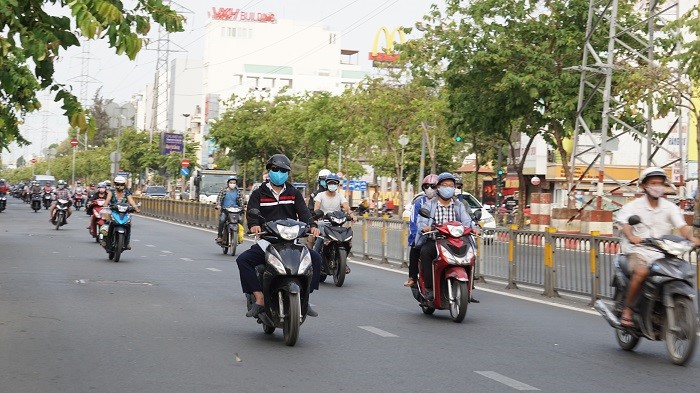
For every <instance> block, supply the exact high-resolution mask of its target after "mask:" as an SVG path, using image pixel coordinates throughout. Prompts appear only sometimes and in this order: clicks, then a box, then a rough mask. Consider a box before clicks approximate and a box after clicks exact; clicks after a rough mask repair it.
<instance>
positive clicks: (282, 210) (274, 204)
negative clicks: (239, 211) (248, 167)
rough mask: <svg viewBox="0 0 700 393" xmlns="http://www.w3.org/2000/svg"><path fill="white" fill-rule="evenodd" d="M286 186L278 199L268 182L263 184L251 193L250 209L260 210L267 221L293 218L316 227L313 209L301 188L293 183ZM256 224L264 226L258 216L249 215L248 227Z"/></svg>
mask: <svg viewBox="0 0 700 393" xmlns="http://www.w3.org/2000/svg"><path fill="white" fill-rule="evenodd" d="M285 186H286V188H285V189H284V191H282V194H281V195H280V200H279V201H278V200H277V198H275V196H274V194H273V193H272V190H270V188H269V187H268V186H267V184H262V185H261V186H260V187H258V188H256V189H255V190H254V191H253V192H252V193H251V194H250V198H249V199H248V210H249V211H250V209H258V210H260V215H262V216H263V217H265V219H266V220H267V221H274V220H283V219H285V218H291V219H293V220H299V221H302V222H305V223H308V224H309V225H311V226H312V227H315V226H316V223H315V222H314V220H313V218H312V217H311V211H309V208H308V207H307V206H306V204H305V203H304V197H303V196H302V195H301V193H300V192H299V190H297V189H296V188H294V186H293V185H292V184H291V183H286V184H285ZM256 225H257V226H262V222H260V221H259V220H258V219H257V218H256V217H251V216H248V228H252V227H254V226H256Z"/></svg>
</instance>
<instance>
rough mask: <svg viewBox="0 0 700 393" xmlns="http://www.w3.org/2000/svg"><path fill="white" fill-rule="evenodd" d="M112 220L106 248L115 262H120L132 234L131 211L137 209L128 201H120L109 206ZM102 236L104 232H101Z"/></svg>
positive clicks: (105, 244) (108, 254)
mask: <svg viewBox="0 0 700 393" xmlns="http://www.w3.org/2000/svg"><path fill="white" fill-rule="evenodd" d="M109 208H110V215H111V220H110V222H109V229H108V230H107V239H105V243H104V248H105V251H107V256H108V257H109V259H110V260H113V261H114V262H119V259H120V258H121V255H122V252H123V251H124V250H126V249H127V246H128V245H129V242H128V239H129V238H130V234H131V213H132V212H134V211H135V209H134V208H133V207H132V206H131V205H129V204H128V203H124V202H120V203H116V204H112V205H110V206H109ZM100 236H102V234H100Z"/></svg>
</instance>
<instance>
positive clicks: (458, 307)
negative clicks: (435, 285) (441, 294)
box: [447, 278, 469, 323]
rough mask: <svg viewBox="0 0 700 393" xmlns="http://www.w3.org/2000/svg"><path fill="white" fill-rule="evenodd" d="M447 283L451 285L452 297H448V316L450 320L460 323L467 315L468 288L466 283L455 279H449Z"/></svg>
mask: <svg viewBox="0 0 700 393" xmlns="http://www.w3.org/2000/svg"><path fill="white" fill-rule="evenodd" d="M447 285H450V286H451V287H452V299H450V316H451V317H452V321H454V322H457V323H460V322H462V321H463V320H464V317H466V316H467V306H469V289H468V288H467V283H466V282H464V281H459V280H456V279H454V278H453V279H450V280H449V282H448V283H447Z"/></svg>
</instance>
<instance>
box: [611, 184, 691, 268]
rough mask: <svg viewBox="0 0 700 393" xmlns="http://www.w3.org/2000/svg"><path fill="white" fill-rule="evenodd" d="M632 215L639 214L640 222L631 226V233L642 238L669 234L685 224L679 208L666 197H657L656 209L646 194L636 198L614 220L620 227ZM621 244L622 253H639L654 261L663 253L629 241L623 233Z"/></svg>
mask: <svg viewBox="0 0 700 393" xmlns="http://www.w3.org/2000/svg"><path fill="white" fill-rule="evenodd" d="M634 215H637V216H639V218H640V219H641V220H642V222H641V223H639V224H637V225H634V226H632V234H633V235H635V236H638V237H640V238H642V239H645V238H649V237H662V236H664V235H670V234H671V231H672V230H673V229H675V228H682V227H684V226H686V225H687V224H686V222H685V220H684V219H683V213H682V212H681V209H680V208H679V207H678V206H676V205H675V204H674V203H673V202H671V201H669V200H668V199H666V198H659V205H658V206H657V207H656V209H654V208H652V207H651V205H650V204H649V201H648V199H647V196H646V195H644V196H642V197H640V198H637V199H635V200H634V201H632V202H630V203H628V204H626V205H625V206H623V207H622V209H620V210H619V211H618V212H617V214H616V215H615V222H617V223H618V224H619V225H620V227H622V225H624V224H627V220H628V219H629V218H630V217H631V216H634ZM621 245H622V253H623V254H629V253H637V254H641V255H642V256H644V257H645V258H647V260H648V261H654V260H656V259H659V258H662V257H663V253H661V252H659V251H656V250H653V249H651V248H649V247H646V246H640V245H635V244H632V243H630V242H629V240H627V237H626V236H624V234H623V236H622V239H621Z"/></svg>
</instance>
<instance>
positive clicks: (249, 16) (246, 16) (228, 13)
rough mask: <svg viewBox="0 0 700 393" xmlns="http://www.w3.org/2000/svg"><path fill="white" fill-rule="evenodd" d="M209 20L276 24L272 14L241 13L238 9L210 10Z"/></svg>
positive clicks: (275, 18)
mask: <svg viewBox="0 0 700 393" xmlns="http://www.w3.org/2000/svg"><path fill="white" fill-rule="evenodd" d="M210 15H211V18H212V19H215V20H235V21H239V22H259V23H277V17H276V16H275V14H274V13H272V12H242V11H241V9H240V8H236V9H235V10H234V9H233V8H222V7H219V8H216V7H212V8H211V14H210Z"/></svg>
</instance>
